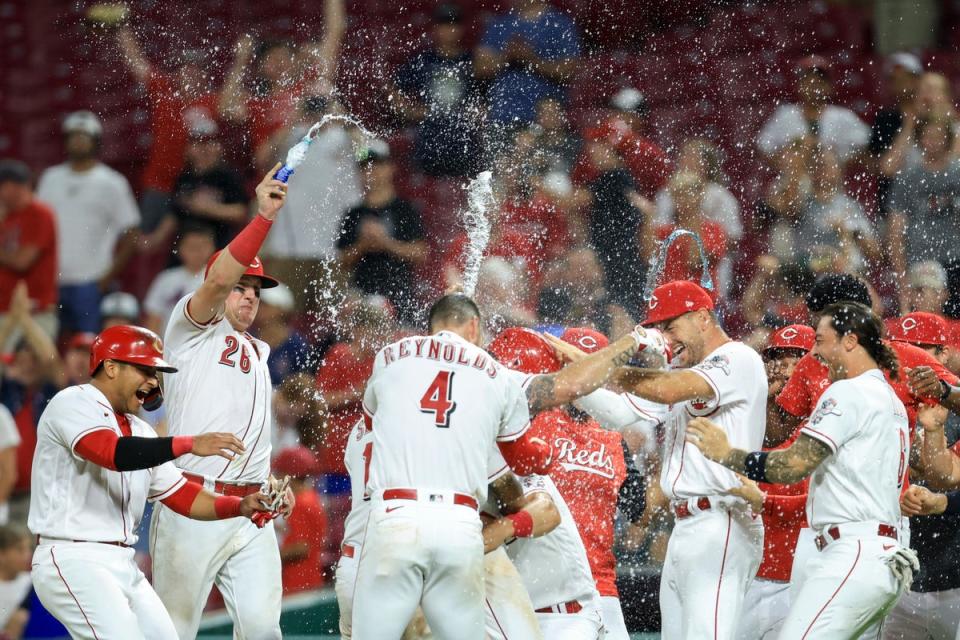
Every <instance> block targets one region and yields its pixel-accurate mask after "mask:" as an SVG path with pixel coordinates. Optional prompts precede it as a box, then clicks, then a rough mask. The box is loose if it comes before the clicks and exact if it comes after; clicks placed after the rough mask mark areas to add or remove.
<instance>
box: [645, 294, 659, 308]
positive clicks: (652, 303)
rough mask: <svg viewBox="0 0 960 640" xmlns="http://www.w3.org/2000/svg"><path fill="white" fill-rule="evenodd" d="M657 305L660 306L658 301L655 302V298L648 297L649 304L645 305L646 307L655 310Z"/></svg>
mask: <svg viewBox="0 0 960 640" xmlns="http://www.w3.org/2000/svg"><path fill="white" fill-rule="evenodd" d="M658 304H660V301H659V300H657V296H650V302H648V303H647V306H648V307H650V308H651V309H656V308H657V305H658Z"/></svg>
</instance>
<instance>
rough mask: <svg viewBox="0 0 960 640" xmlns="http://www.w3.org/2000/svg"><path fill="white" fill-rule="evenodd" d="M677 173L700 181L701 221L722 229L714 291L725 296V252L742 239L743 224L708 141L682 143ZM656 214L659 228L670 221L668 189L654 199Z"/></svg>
mask: <svg viewBox="0 0 960 640" xmlns="http://www.w3.org/2000/svg"><path fill="white" fill-rule="evenodd" d="M677 173H678V174H679V173H690V174H692V175H696V176H699V177H700V179H701V180H703V183H704V186H703V197H702V198H701V200H700V214H701V215H702V216H703V219H704V220H710V221H712V222H715V223H717V224H719V225H720V226H721V227H723V232H724V234H725V235H726V237H727V254H728V255H726V256H724V258H722V259H721V261H720V264H719V266H718V273H719V282H718V290H719V291H720V292H722V293H727V292H728V291H729V288H730V284H731V281H732V279H733V264H732V261H731V260H730V258H729V253H730V252H732V251H734V250H735V249H736V245H737V243H739V242H740V239H741V238H742V237H743V222H742V221H741V220H740V205H739V204H738V203H737V199H736V198H735V197H734V196H733V194H732V193H730V190H729V189H727V187H725V186H724V184H723V183H724V182H725V180H724V176H723V170H722V169H721V166H720V150H719V149H717V147H716V145H714V144H713V143H712V142H710V141H709V140H705V139H703V138H691V139H689V140H687V141H686V142H684V143H683V145H682V146H681V147H680V152H679V155H678V158H677ZM655 204H656V215H655V217H654V223H655V224H656V225H657V226H662V225H666V224H670V223H672V222H674V220H675V216H676V211H675V206H674V202H673V196H671V195H670V189H661V190H660V191H659V192H658V193H657V197H656V200H655Z"/></svg>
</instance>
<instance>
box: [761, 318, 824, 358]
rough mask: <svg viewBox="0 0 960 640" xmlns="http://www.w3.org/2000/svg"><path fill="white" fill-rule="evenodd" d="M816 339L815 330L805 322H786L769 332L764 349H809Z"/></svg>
mask: <svg viewBox="0 0 960 640" xmlns="http://www.w3.org/2000/svg"><path fill="white" fill-rule="evenodd" d="M816 341H817V332H816V331H814V330H813V328H812V327H808V326H807V325H805V324H788V325H787V326H785V327H780V328H779V329H777V330H776V331H774V332H773V333H771V334H770V336H769V337H768V338H767V344H766V346H764V347H763V350H764V351H768V350H770V349H797V350H799V351H804V352H806V351H810V350H811V349H813V345H814V343H815V342H816Z"/></svg>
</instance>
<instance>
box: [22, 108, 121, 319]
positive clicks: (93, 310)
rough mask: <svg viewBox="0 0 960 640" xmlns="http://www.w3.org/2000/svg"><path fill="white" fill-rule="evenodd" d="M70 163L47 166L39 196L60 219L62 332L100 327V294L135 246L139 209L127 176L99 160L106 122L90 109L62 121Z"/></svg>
mask: <svg viewBox="0 0 960 640" xmlns="http://www.w3.org/2000/svg"><path fill="white" fill-rule="evenodd" d="M63 133H64V138H65V146H66V151H67V162H65V163H63V164H59V165H57V166H55V167H51V168H49V169H47V170H46V171H45V172H44V173H43V176H41V178H40V185H39V187H38V188H37V197H38V198H39V199H40V200H42V201H44V202H46V203H47V204H49V205H50V206H51V207H52V208H53V212H54V215H55V216H56V220H57V238H58V248H57V256H58V260H59V269H60V292H59V297H60V325H61V331H64V330H65V331H90V332H93V333H96V332H98V331H100V314H99V306H100V296H101V295H102V294H103V293H104V292H106V291H109V290H110V288H111V287H112V286H113V283H114V280H115V279H116V278H117V276H119V275H120V274H121V273H122V272H123V270H124V268H125V267H126V265H127V263H128V262H129V261H130V258H131V257H133V254H134V252H135V250H136V246H137V241H138V238H139V232H138V226H139V224H140V212H139V210H138V209H137V203H136V201H135V200H134V198H133V190H132V189H130V184H129V183H128V182H127V179H126V178H124V177H123V176H122V175H121V174H120V173H118V172H117V171H114V170H113V169H111V168H110V167H108V166H107V165H105V164H103V163H102V162H100V160H99V158H98V154H99V150H100V140H101V137H102V135H103V125H102V124H101V123H100V119H99V118H98V117H97V116H95V115H94V114H93V113H91V112H90V111H76V112H74V113H71V114H70V115H68V116H67V118H66V119H65V120H64V121H63Z"/></svg>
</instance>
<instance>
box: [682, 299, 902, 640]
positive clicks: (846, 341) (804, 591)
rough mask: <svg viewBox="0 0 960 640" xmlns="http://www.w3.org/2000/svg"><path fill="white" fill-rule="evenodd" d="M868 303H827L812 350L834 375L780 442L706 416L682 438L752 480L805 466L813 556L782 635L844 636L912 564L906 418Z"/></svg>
mask: <svg viewBox="0 0 960 640" xmlns="http://www.w3.org/2000/svg"><path fill="white" fill-rule="evenodd" d="M881 335H882V325H881V322H880V319H879V318H877V317H876V316H875V315H874V314H873V313H872V312H871V311H870V309H869V308H868V307H866V306H864V305H861V304H858V303H855V302H841V303H837V304H833V305H830V306H828V307H826V308H825V309H824V310H823V312H822V315H821V317H820V321H819V323H818V325H817V337H816V346H815V347H814V350H813V353H814V354H815V355H816V356H817V357H818V358H820V359H821V360H822V361H823V362H824V363H826V365H827V367H828V368H829V372H830V378H831V380H833V381H834V382H833V384H832V385H830V386H829V387H828V388H827V390H826V391H825V392H824V393H823V395H822V397H821V398H820V401H819V402H818V404H817V407H816V409H815V410H814V412H813V414H812V415H811V416H810V419H809V421H808V422H807V423H806V424H805V425H804V426H803V427H802V428H801V432H800V436H799V437H798V438H797V440H796V442H794V443H793V444H792V445H791V446H790V447H789V448H787V449H784V450H780V451H770V452H761V451H754V452H752V453H747V452H746V451H744V450H741V449H736V448H733V447H732V446H731V445H730V444H729V443H728V441H727V436H726V434H725V433H724V432H723V430H722V429H721V428H719V427H718V426H717V425H714V424H713V423H712V422H711V421H710V420H708V419H706V418H700V419H697V420H693V421H691V422H690V424H689V425H688V427H687V442H689V443H691V444H693V445H695V446H696V447H697V448H698V449H699V450H700V451H701V452H702V453H703V454H704V455H705V456H706V457H707V458H708V459H710V460H712V461H714V462H717V463H719V464H720V465H723V466H724V467H726V468H727V469H730V470H732V471H735V472H737V473H742V474H744V475H746V476H747V477H748V478H750V479H751V480H755V481H757V482H774V483H780V484H791V483H795V482H799V481H800V480H802V479H803V478H805V477H807V476H809V475H810V474H813V477H812V479H811V482H810V493H809V497H808V499H807V517H808V519H809V521H810V524H811V526H812V527H813V528H814V529H815V530H816V532H817V534H818V537H817V548H818V549H819V554H818V556H817V558H815V559H814V560H812V561H810V562H808V563H806V565H804V566H803V567H801V568H800V571H799V573H798V572H797V571H795V572H794V574H795V576H797V582H796V584H794V585H792V587H791V588H792V589H793V590H794V592H795V595H794V597H793V602H792V605H791V607H790V613H789V615H788V616H787V619H786V621H785V622H784V625H783V629H782V631H781V632H780V636H779V638H780V639H781V640H794V639H797V640H799V639H800V638H817V639H818V640H820V639H826V640H831V639H851V638H857V637H858V636H859V635H860V633H862V632H863V631H864V630H866V629H867V628H869V627H871V626H872V625H874V624H875V623H876V622H877V621H878V620H882V618H883V616H884V615H885V614H886V612H887V611H889V609H890V608H891V607H892V606H893V605H894V604H895V603H896V600H897V599H898V597H899V596H900V593H901V592H902V591H903V590H904V589H906V588H907V587H909V585H910V582H911V580H912V574H913V572H914V571H916V570H917V569H918V568H919V567H918V565H917V560H916V555H915V554H914V553H913V551H911V550H910V549H908V548H906V547H904V546H902V545H901V544H900V541H899V537H900V536H899V527H898V526H897V523H898V520H899V518H900V493H901V489H902V487H903V482H904V477H905V472H906V468H907V466H908V463H909V460H908V458H909V453H910V447H909V440H910V436H909V421H908V418H907V411H906V408H905V407H904V405H903V403H902V402H901V401H900V399H899V398H897V396H896V394H895V393H894V391H893V389H892V388H891V387H890V385H889V384H887V382H886V379H885V377H884V374H883V372H881V368H884V369H886V370H887V371H888V372H889V374H890V375H891V376H892V377H893V378H894V379H895V378H896V377H897V376H898V371H899V365H898V363H897V358H896V354H895V353H894V352H893V350H892V349H891V348H890V347H888V346H887V345H886V344H884V343H883V341H882V340H881Z"/></svg>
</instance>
